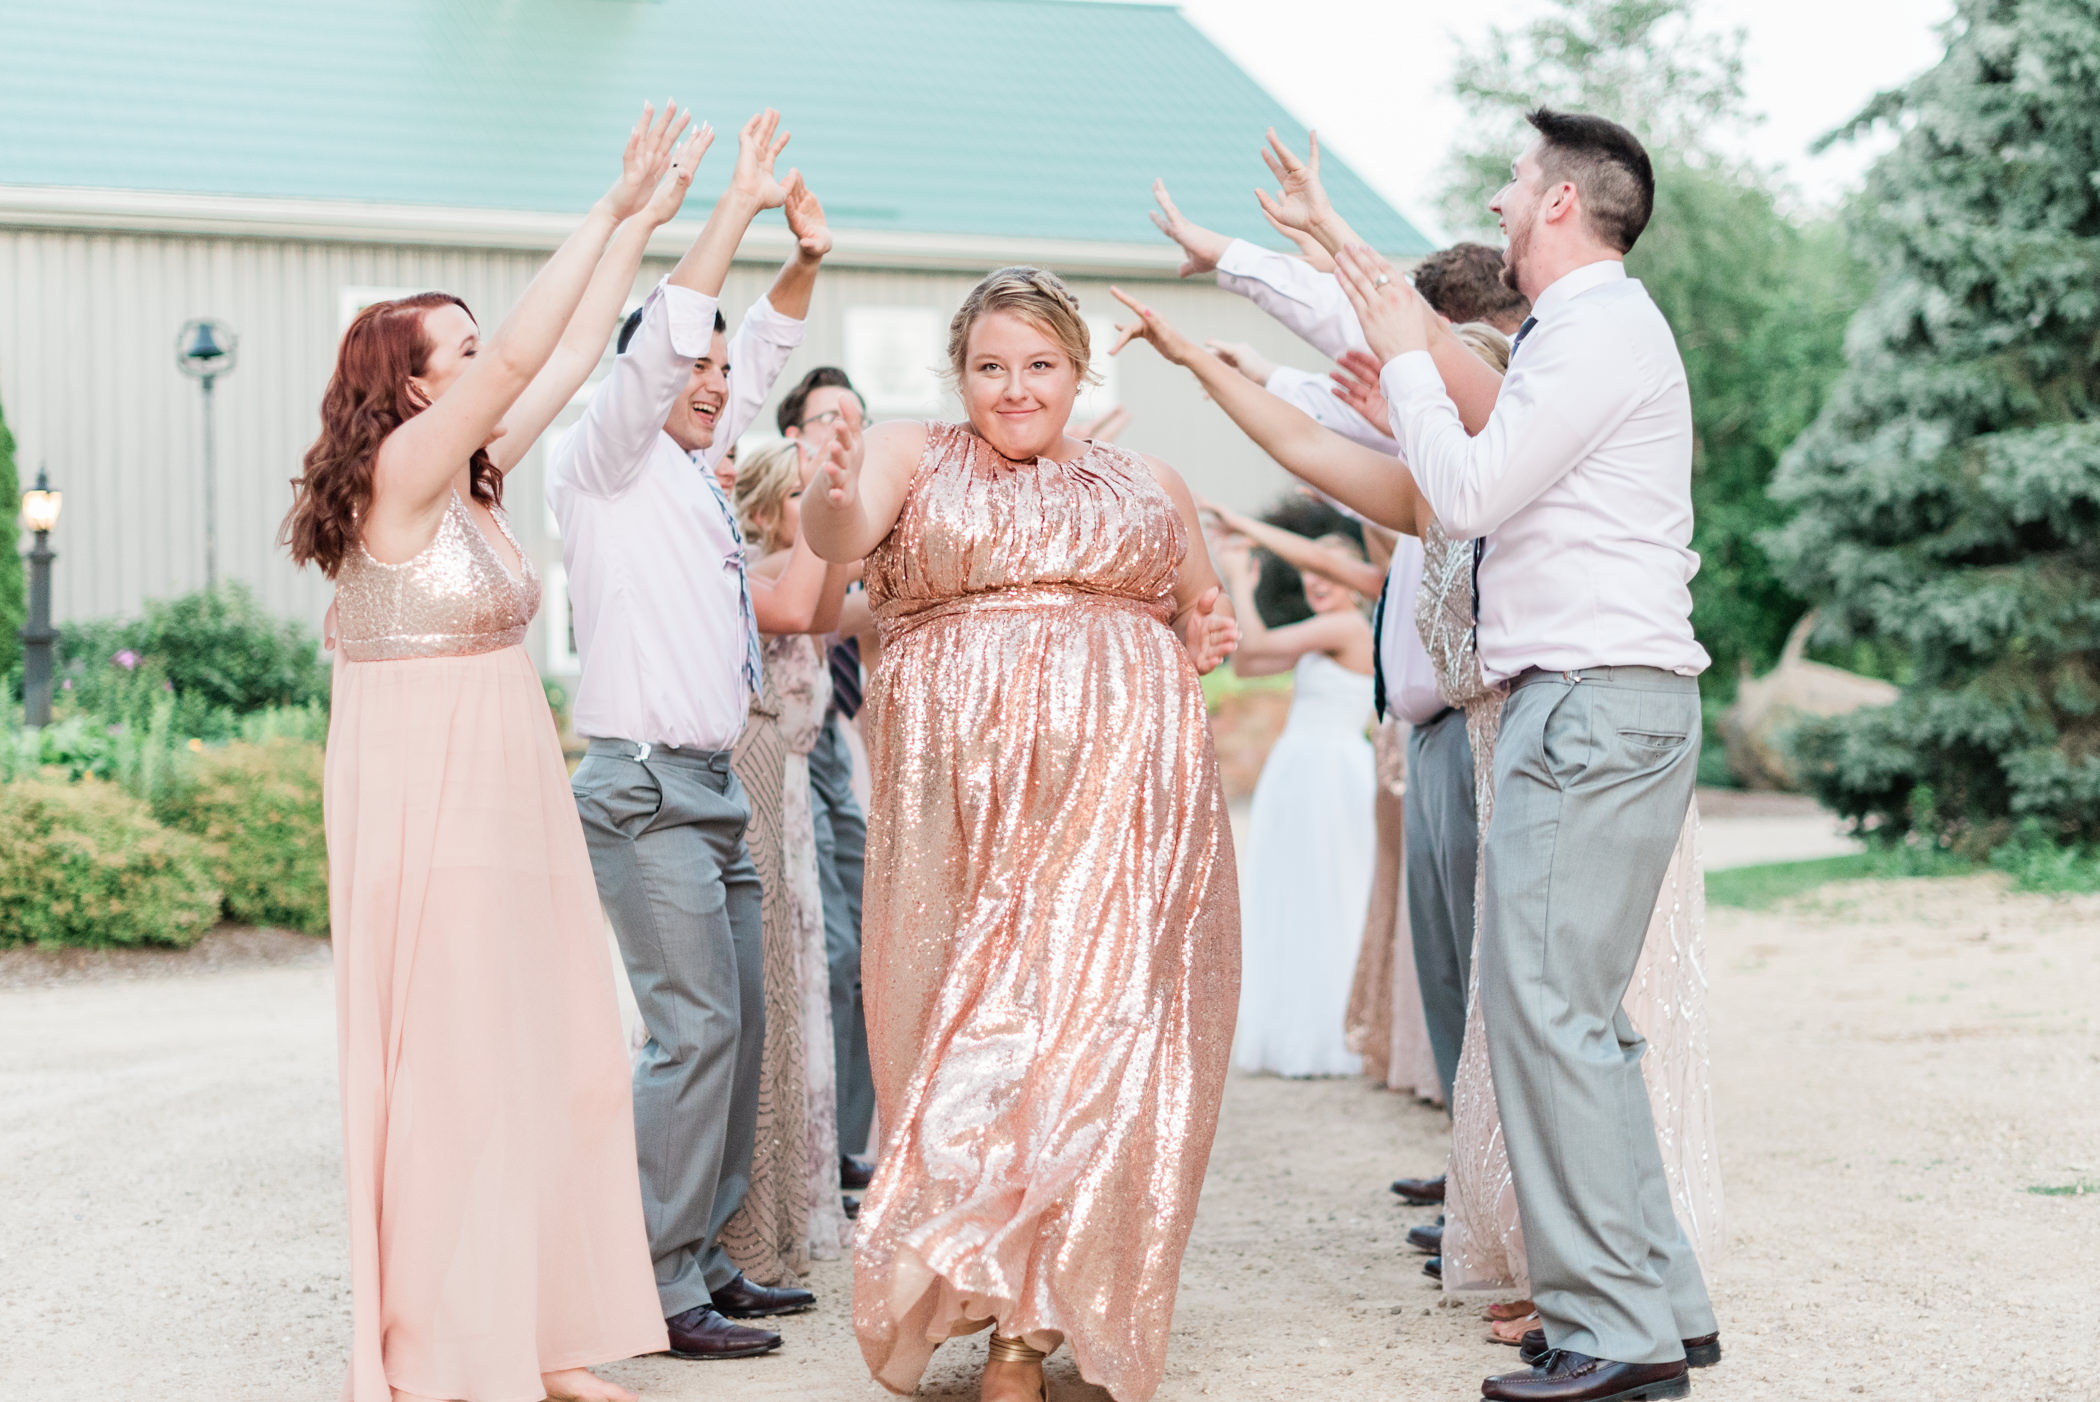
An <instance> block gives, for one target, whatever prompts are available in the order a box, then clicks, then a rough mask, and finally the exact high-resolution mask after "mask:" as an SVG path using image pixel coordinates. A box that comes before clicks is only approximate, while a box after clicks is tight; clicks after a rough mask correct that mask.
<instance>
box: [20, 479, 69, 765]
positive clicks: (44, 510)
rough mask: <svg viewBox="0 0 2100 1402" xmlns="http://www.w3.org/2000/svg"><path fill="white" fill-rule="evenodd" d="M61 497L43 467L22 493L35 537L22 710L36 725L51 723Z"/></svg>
mask: <svg viewBox="0 0 2100 1402" xmlns="http://www.w3.org/2000/svg"><path fill="white" fill-rule="evenodd" d="M62 499H63V498H62V495H61V494H60V493H58V492H54V491H52V490H51V482H50V479H49V478H47V477H46V476H45V475H44V469H43V468H42V467H41V466H39V467H38V468H37V470H36V486H35V487H33V488H31V489H30V490H29V491H26V492H24V493H22V524H23V525H24V526H26V527H27V528H28V529H29V530H30V531H31V532H33V533H34V537H35V538H34V539H33V540H32V541H31V543H30V547H29V618H28V621H27V622H25V623H24V624H23V625H22V710H23V719H24V720H26V721H27V722H28V723H29V724H30V725H33V726H42V725H49V724H51V645H52V644H53V643H54V642H56V641H58V630H57V629H55V628H53V627H52V626H51V562H52V561H53V560H55V559H57V558H58V557H57V556H56V555H55V554H53V553H52V550H51V531H52V528H53V527H55V526H56V525H58V508H59V504H60V502H61V501H62Z"/></svg>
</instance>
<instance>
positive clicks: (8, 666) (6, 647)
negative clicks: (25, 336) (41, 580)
mask: <svg viewBox="0 0 2100 1402" xmlns="http://www.w3.org/2000/svg"><path fill="white" fill-rule="evenodd" d="M21 505H22V483H21V479H20V478H19V477H18V476H17V475H16V473H15V436H14V435H13V434H12V433H9V432H8V431H7V415H6V414H5V413H4V412H0V512H4V513H6V517H7V532H6V534H7V551H6V553H5V555H4V556H0V705H8V704H12V702H11V700H10V698H11V696H12V693H13V687H12V686H11V685H9V684H8V679H9V678H11V677H13V676H14V674H15V671H16V669H17V668H19V667H20V666H21V665H22V622H23V620H24V619H26V618H27V617H28V616H29V614H28V609H29V601H28V596H27V592H26V586H25V582H24V577H23V569H22V530H21V527H22V517H21V515H20V510H21Z"/></svg>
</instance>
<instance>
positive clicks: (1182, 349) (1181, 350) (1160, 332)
mask: <svg viewBox="0 0 2100 1402" xmlns="http://www.w3.org/2000/svg"><path fill="white" fill-rule="evenodd" d="M1108 292H1109V295H1110V296H1112V297H1114V298H1115V299H1116V300H1117V301H1118V302H1121V303H1122V304H1123V305H1124V306H1126V307H1128V308H1130V309H1131V310H1132V311H1134V312H1136V313H1137V316H1138V319H1137V324H1136V325H1134V326H1118V327H1116V343H1115V344H1114V345H1112V346H1110V347H1109V348H1108V353H1109V354H1110V355H1119V354H1121V353H1122V350H1123V347H1125V346H1127V345H1129V344H1130V343H1131V342H1132V341H1150V342H1151V343H1152V346H1153V349H1155V350H1157V351H1158V352H1159V353H1160V354H1161V355H1163V356H1165V357H1166V358H1167V359H1168V360H1170V361H1172V362H1173V363H1174V364H1176V365H1186V364H1188V363H1189V361H1191V360H1193V359H1194V358H1195V357H1196V356H1197V355H1199V354H1201V351H1199V350H1198V348H1197V346H1196V343H1195V342H1194V341H1191V340H1190V339H1189V338H1188V337H1186V336H1184V335H1182V334H1181V333H1180V332H1179V331H1177V330H1175V329H1174V328H1173V326H1171V325H1169V324H1168V323H1167V322H1166V321H1165V320H1164V319H1163V318H1162V317H1161V316H1160V314H1159V313H1158V312H1155V311H1153V310H1152V308H1150V307H1148V306H1146V305H1145V304H1144V303H1143V302H1140V301H1137V300H1135V299H1134V298H1132V297H1131V295H1130V294H1129V293H1127V292H1125V291H1124V290H1123V289H1122V288H1120V287H1110V288H1109V289H1108Z"/></svg>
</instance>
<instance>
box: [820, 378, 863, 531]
mask: <svg viewBox="0 0 2100 1402" xmlns="http://www.w3.org/2000/svg"><path fill="white" fill-rule="evenodd" d="M818 431H819V432H820V433H826V434H827V435H828V441H825V442H823V443H822V444H821V446H820V447H819V448H818V449H816V450H815V451H816V452H818V453H820V454H821V456H820V457H819V458H818V467H817V472H818V476H817V480H816V481H815V482H812V483H811V484H810V485H811V486H813V487H816V486H821V487H822V488H823V490H824V498H825V500H826V501H829V502H830V503H831V504H832V505H834V506H851V505H853V504H854V503H855V502H857V501H859V500H860V470H861V467H862V465H863V464H864V463H865V462H866V461H867V456H868V442H867V438H866V436H865V435H864V434H863V433H862V431H861V422H860V404H859V403H858V402H857V401H855V400H853V399H850V398H848V399H845V400H843V401H841V402H840V404H839V416H838V418H837V419H836V420H834V421H833V422H831V423H828V424H824V425H821V426H820V428H819V430H818Z"/></svg>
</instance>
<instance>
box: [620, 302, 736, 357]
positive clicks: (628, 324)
mask: <svg viewBox="0 0 2100 1402" xmlns="http://www.w3.org/2000/svg"><path fill="white" fill-rule="evenodd" d="M647 306H648V303H646V302H644V303H643V304H642V306H640V307H636V308H635V309H634V310H633V311H631V312H629V313H627V320H625V321H623V322H621V323H620V340H619V343H618V344H617V345H615V346H614V347H613V354H615V355H625V354H627V343H628V342H629V341H631V340H633V339H634V333H635V332H637V331H639V330H641V329H642V311H643V308H645V307H647ZM715 330H717V331H723V332H726V331H728V330H729V323H728V322H726V321H724V320H723V319H722V309H721V308H720V307H716V308H715Z"/></svg>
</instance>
